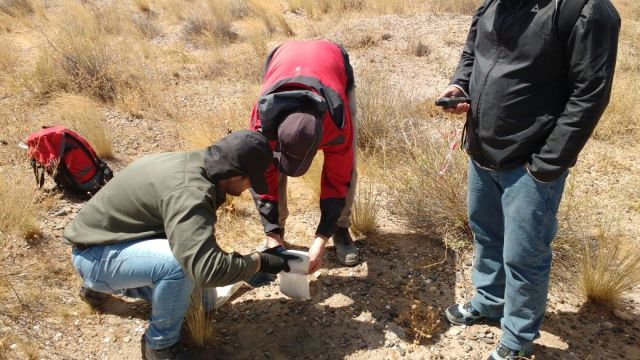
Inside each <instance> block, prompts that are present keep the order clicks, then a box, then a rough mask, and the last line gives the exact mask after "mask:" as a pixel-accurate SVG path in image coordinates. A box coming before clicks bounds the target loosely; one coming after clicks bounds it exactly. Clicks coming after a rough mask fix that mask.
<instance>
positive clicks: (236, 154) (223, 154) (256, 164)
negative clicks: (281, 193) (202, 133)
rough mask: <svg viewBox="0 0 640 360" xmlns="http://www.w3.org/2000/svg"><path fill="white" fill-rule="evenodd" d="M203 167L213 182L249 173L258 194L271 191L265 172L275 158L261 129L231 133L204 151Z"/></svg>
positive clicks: (248, 175) (252, 185)
mask: <svg viewBox="0 0 640 360" xmlns="http://www.w3.org/2000/svg"><path fill="white" fill-rule="evenodd" d="M204 152H205V154H204V167H205V170H206V172H207V176H208V177H209V180H211V181H218V180H223V179H228V178H231V177H234V176H247V177H248V178H249V180H250V181H251V187H252V188H253V190H254V191H255V192H256V193H258V194H265V193H267V192H268V191H269V188H268V186H267V181H266V180H265V178H264V174H265V172H266V171H267V168H268V167H269V164H271V162H272V161H273V151H272V150H271V147H269V143H268V141H267V138H266V137H265V136H264V135H262V134H261V133H259V132H256V131H250V130H240V131H235V132H232V133H231V134H229V135H227V136H225V137H224V138H222V139H221V140H220V141H218V142H217V143H215V144H213V145H211V146H209V147H207V148H206V149H205V150H204Z"/></svg>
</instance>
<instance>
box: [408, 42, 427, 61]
mask: <svg viewBox="0 0 640 360" xmlns="http://www.w3.org/2000/svg"><path fill="white" fill-rule="evenodd" d="M409 53H411V54H413V55H415V56H417V57H423V56H429V54H431V49H430V48H429V46H427V45H426V44H424V43H423V42H422V40H417V41H416V40H414V41H412V42H411V43H410V44H409Z"/></svg>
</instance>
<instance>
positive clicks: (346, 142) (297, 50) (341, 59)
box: [250, 40, 358, 273]
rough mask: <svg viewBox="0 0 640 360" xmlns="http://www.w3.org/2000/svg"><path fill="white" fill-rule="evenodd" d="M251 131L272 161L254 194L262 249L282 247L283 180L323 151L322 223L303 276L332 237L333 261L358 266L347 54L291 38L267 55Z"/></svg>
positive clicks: (313, 267) (350, 73)
mask: <svg viewBox="0 0 640 360" xmlns="http://www.w3.org/2000/svg"><path fill="white" fill-rule="evenodd" d="M250 126H251V129H253V130H258V131H261V132H262V133H263V134H264V135H266V136H267V138H268V139H269V140H271V142H270V144H271V146H272V148H273V149H274V157H275V163H274V164H273V165H271V166H270V167H269V168H268V170H267V172H266V175H265V176H266V178H267V182H268V185H269V191H268V193H267V194H265V195H256V194H255V193H253V197H254V200H255V203H256V206H257V208H258V211H259V212H260V218H261V220H262V224H263V226H264V230H265V233H266V236H267V240H266V242H267V244H266V245H267V246H268V247H277V246H283V245H284V226H285V221H286V218H287V215H288V210H287V198H286V195H287V191H286V185H287V176H293V177H296V176H301V175H303V174H304V173H306V172H307V170H308V169H309V167H310V165H311V163H312V161H313V157H314V156H315V154H316V152H317V151H318V150H322V151H323V152H324V164H323V166H322V180H321V185H322V190H321V194H320V223H319V224H318V227H317V229H316V236H315V239H314V241H313V244H312V245H311V247H310V249H309V258H310V265H309V273H313V272H315V271H316V270H318V269H319V268H320V266H321V265H322V257H323V254H324V247H325V245H326V243H327V241H328V239H329V238H330V237H332V236H333V243H334V246H335V248H336V255H337V258H338V261H339V262H340V263H341V264H343V265H347V266H354V265H356V264H357V263H358V249H357V247H356V246H355V244H354V242H353V239H352V238H351V236H350V234H349V216H350V214H351V204H352V203H353V195H354V193H355V186H356V179H357V173H356V167H355V144H356V129H355V97H354V78H353V69H352V68H351V64H350V63H349V56H348V54H347V52H346V51H345V50H344V48H342V47H341V46H340V45H338V44H335V43H333V42H330V41H326V40H314V41H290V42H287V43H284V44H282V45H280V46H278V47H277V48H275V49H274V50H273V51H271V53H270V54H269V55H268V56H267V59H266V63H265V69H264V75H263V83H262V87H261V88H260V96H259V97H258V101H257V102H256V104H255V105H254V107H253V111H252V114H251V125H250Z"/></svg>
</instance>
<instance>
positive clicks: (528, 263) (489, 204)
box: [468, 160, 567, 350]
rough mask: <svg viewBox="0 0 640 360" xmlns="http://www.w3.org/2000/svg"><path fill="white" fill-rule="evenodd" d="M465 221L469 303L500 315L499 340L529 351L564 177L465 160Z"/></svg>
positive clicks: (538, 319)
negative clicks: (547, 178)
mask: <svg viewBox="0 0 640 360" xmlns="http://www.w3.org/2000/svg"><path fill="white" fill-rule="evenodd" d="M468 175H469V177H468V181H469V183H468V205H469V210H468V211H469V223H470V226H471V230H472V231H473V239H474V245H475V253H474V260H473V272H472V275H471V280H472V282H473V286H474V288H475V290H476V294H475V295H474V297H473V298H472V299H471V305H472V306H473V307H474V308H475V309H476V310H478V311H479V312H480V313H481V314H482V315H484V316H486V317H488V318H492V319H501V326H502V339H501V342H502V343H503V344H504V345H506V346H507V347H509V348H510V349H513V350H528V349H529V348H530V347H531V345H532V342H533V341H534V340H535V339H536V338H538V337H539V336H540V334H539V330H540V325H541V323H542V318H543V317H544V311H545V307H546V302H547V291H548V288H549V272H550V270H551V241H552V240H553V238H554V237H555V234H556V230H557V224H558V221H557V218H556V214H557V212H558V206H559V205H560V199H561V197H562V191H563V189H564V182H565V179H566V177H567V173H566V172H565V173H564V174H563V175H562V176H560V178H558V179H557V180H555V181H552V182H548V183H543V182H539V181H537V180H535V179H534V178H533V177H531V175H529V174H528V173H527V171H526V170H525V169H524V167H522V166H518V167H516V168H513V169H508V170H490V169H485V168H482V167H480V166H479V165H478V164H477V163H476V162H475V161H473V160H470V162H469V173H468Z"/></svg>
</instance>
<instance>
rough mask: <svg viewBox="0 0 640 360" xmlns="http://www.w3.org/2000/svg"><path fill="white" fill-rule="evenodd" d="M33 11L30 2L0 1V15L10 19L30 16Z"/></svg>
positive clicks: (24, 0) (28, 0) (20, 0)
mask: <svg viewBox="0 0 640 360" xmlns="http://www.w3.org/2000/svg"><path fill="white" fill-rule="evenodd" d="M35 11H36V9H35V7H34V5H33V1H32V0H0V13H1V14H4V15H7V16H10V17H14V18H18V17H22V16H26V15H31V14H34V13H35Z"/></svg>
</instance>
